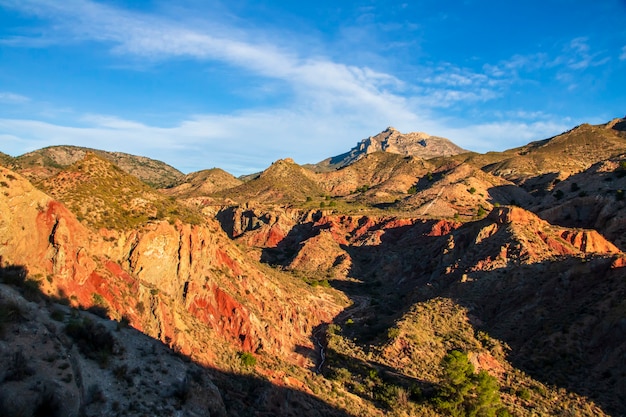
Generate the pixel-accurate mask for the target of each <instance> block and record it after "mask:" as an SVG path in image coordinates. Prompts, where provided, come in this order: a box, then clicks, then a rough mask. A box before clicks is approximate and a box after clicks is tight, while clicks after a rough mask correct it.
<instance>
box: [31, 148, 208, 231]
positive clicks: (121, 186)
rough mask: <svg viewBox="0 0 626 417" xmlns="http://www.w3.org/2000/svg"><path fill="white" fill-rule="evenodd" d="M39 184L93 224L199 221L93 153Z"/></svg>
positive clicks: (114, 226)
mask: <svg viewBox="0 0 626 417" xmlns="http://www.w3.org/2000/svg"><path fill="white" fill-rule="evenodd" d="M38 185H39V188H41V189H42V190H44V191H45V192H46V193H48V194H49V195H50V196H52V197H54V198H55V199H57V200H59V201H61V202H63V203H64V204H65V205H66V206H67V207H68V208H69V209H70V210H71V211H72V212H74V213H75V214H76V216H77V217H78V218H79V220H81V221H84V222H85V223H86V224H87V225H89V226H92V227H95V228H100V227H106V228H109V229H127V228H131V227H136V226H138V225H139V224H142V223H145V222H147V221H148V220H161V219H168V220H171V221H173V220H175V219H182V220H184V221H186V222H190V223H200V222H202V217H201V215H199V214H197V213H195V212H193V211H192V210H190V209H188V208H186V207H184V206H182V205H180V204H178V203H177V202H176V201H175V200H173V199H170V198H168V197H167V196H165V195H163V194H162V193H159V192H158V191H157V190H154V189H153V188H151V187H150V186H148V185H147V184H145V183H144V182H142V181H140V180H139V179H137V178H136V177H134V176H132V175H130V174H127V173H125V172H124V171H122V170H121V169H120V168H118V167H117V166H116V165H114V164H113V163H111V162H110V161H109V160H107V159H104V158H101V157H100V156H99V155H96V154H94V153H86V154H85V156H84V158H83V159H81V160H79V161H77V162H75V163H73V164H72V165H69V166H68V167H66V168H63V169H61V170H60V171H59V172H58V173H57V174H56V175H55V176H53V177H50V178H46V179H45V180H43V181H42V182H40V183H39V184H38Z"/></svg>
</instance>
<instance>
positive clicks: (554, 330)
mask: <svg viewBox="0 0 626 417" xmlns="http://www.w3.org/2000/svg"><path fill="white" fill-rule="evenodd" d="M474 223H476V222H474ZM474 223H470V224H466V225H464V226H462V227H461V228H459V229H457V232H458V233H456V232H455V237H456V238H457V239H456V241H455V245H456V246H457V252H456V254H457V255H458V254H459V253H461V255H460V256H458V257H450V258H447V256H448V255H446V252H447V250H448V248H449V240H448V239H449V237H450V235H442V236H428V235H424V234H423V230H426V229H423V230H422V231H419V229H420V227H419V226H418V225H416V226H413V227H410V228H404V230H402V231H398V233H397V234H396V235H395V236H394V235H393V234H390V235H389V236H388V237H385V235H383V237H382V238H381V242H380V244H379V245H377V246H351V247H346V250H347V251H348V252H349V253H350V256H351V257H352V260H353V269H352V275H354V276H357V277H358V278H359V280H360V282H345V281H332V282H331V285H333V286H334V287H335V288H338V289H340V290H342V291H344V292H345V293H346V294H347V295H348V296H349V297H350V298H351V299H352V300H353V302H354V305H353V306H352V307H350V308H348V309H346V311H344V313H342V314H340V315H339V316H338V317H337V319H336V321H335V323H336V324H337V325H339V326H341V327H342V331H343V332H345V334H346V336H347V337H348V338H351V339H353V340H356V341H357V344H358V345H360V346H363V347H365V346H367V345H368V344H369V343H378V344H380V343H384V342H385V341H386V340H387V338H388V337H389V335H390V333H389V332H390V330H392V328H393V325H394V323H395V322H397V320H399V319H401V318H402V317H403V316H404V315H405V314H406V313H407V311H409V309H410V308H411V306H412V305H415V304H416V303H425V302H429V300H433V299H435V298H437V297H447V298H450V299H452V300H454V301H455V302H456V303H458V304H459V305H461V306H463V307H465V308H466V309H467V310H468V311H469V315H470V319H471V324H472V326H473V328H474V331H475V333H476V335H478V332H479V331H481V332H485V333H487V334H488V335H490V336H491V337H494V338H496V339H498V340H500V341H502V342H504V343H505V344H506V345H507V346H508V347H509V348H510V350H509V352H508V354H507V359H508V361H509V362H511V364H512V365H513V366H515V367H516V368H518V369H520V370H523V371H524V372H526V373H527V374H528V375H530V376H531V377H533V378H534V379H536V380H538V381H541V382H543V383H546V384H550V385H553V386H555V387H561V388H565V389H567V390H570V391H572V392H576V393H578V394H580V395H582V396H587V397H589V398H591V399H593V400H594V401H596V402H597V403H598V404H600V405H601V406H602V407H603V408H604V409H606V410H607V411H609V412H613V413H616V415H624V414H626V396H625V394H626V378H625V376H626V363H625V362H624V361H623V357H624V354H625V353H626V302H625V301H624V299H626V281H624V273H625V270H624V268H615V267H614V265H613V262H614V260H615V258H614V257H612V256H589V255H587V256H585V257H579V256H561V257H558V258H553V259H551V260H546V261H542V262H537V263H531V264H523V263H519V262H515V263H509V264H507V266H505V267H496V268H493V269H489V268H490V267H489V265H488V264H489V263H488V262H487V261H488V260H489V259H490V258H489V254H490V253H494V250H499V249H500V246H499V245H496V246H497V247H496V246H494V247H488V245H493V244H491V243H488V242H484V243H483V245H487V246H483V247H480V245H479V244H476V243H475V242H474V240H473V239H472V238H471V237H470V236H473V234H472V233H470V230H471V229H479V228H480V227H481V226H478V225H476V224H474ZM463 236H465V237H463ZM487 249H488V250H487ZM495 253H496V254H497V252H495ZM449 254H450V255H452V252H449ZM481 264H482V266H479V265H481ZM366 300H369V301H366ZM364 302H369V306H368V308H359V305H362V304H363V303H364ZM353 323H354V324H353Z"/></svg>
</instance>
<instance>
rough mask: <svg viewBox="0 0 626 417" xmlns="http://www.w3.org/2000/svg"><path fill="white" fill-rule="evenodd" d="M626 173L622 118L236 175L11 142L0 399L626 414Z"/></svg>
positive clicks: (57, 406) (129, 412) (370, 144)
mask: <svg viewBox="0 0 626 417" xmlns="http://www.w3.org/2000/svg"><path fill="white" fill-rule="evenodd" d="M355 139H356V138H355ZM625 190H626V119H615V120H613V121H610V122H608V123H606V124H603V125H587V124H584V125H580V126H576V127H574V128H572V129H571V130H569V131H568V132H564V133H563V134H560V135H558V136H555V137H553V138H548V139H545V140H541V141H537V142H532V143H529V144H527V145H525V146H523V147H520V148H515V149H510V150H507V151H504V152H489V153H486V154H477V153H473V152H468V151H465V150H464V149H462V148H460V147H458V146H456V145H454V143H452V142H451V141H449V140H448V139H444V138H439V137H436V136H430V135H429V134H426V133H407V134H403V133H400V132H399V131H397V130H395V129H393V128H388V129H387V130H385V131H383V132H381V133H379V134H377V135H374V136H371V137H369V138H367V139H363V140H361V141H360V142H358V143H357V145H356V146H355V147H354V148H353V149H351V150H349V151H347V152H346V153H344V154H341V155H338V156H334V157H330V158H328V159H325V160H324V161H321V162H319V163H318V164H312V165H306V166H300V165H298V164H296V163H295V162H294V161H293V160H291V159H288V158H287V159H281V160H278V161H276V162H274V163H273V164H272V165H271V166H269V167H268V168H267V169H265V170H264V171H263V172H259V173H256V174H252V175H248V176H245V177H241V178H235V177H233V176H232V175H230V174H229V173H227V172H225V171H222V170H221V169H217V168H214V169H209V170H203V171H200V172H196V173H190V174H188V175H184V174H182V173H181V172H179V171H178V170H176V169H175V168H173V167H170V166H168V165H167V164H165V163H163V162H159V161H154V160H151V159H148V158H145V157H141V156H134V155H128V154H122V153H117V152H109V151H101V150H93V149H86V148H77V147H70V146H55V147H51V148H45V149H41V150H38V151H34V152H31V153H29V154H26V155H22V156H18V157H12V156H9V155H5V154H1V153H0V356H1V357H2V361H1V362H0V364H1V365H0V415H2V416H134V415H136V416H143V415H184V416H249V415H258V416H299V417H302V416H329V415H334V416H383V415H390V416H415V415H419V416H448V415H452V416H529V417H530V416H554V415H558V416H604V415H607V416H625V415H626V361H624V358H625V357H626V279H625V278H626V269H625V267H626V254H625V253H624V251H626V237H625V236H626V200H625V199H624V191H625Z"/></svg>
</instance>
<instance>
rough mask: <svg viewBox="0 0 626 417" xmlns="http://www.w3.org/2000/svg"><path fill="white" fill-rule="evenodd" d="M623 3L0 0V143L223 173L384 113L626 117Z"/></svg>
mask: <svg viewBox="0 0 626 417" xmlns="http://www.w3.org/2000/svg"><path fill="white" fill-rule="evenodd" d="M625 22H626V0H602V1H577V0H542V1H535V0H528V1H525V2H519V1H518V2H512V1H502V0H500V1H495V0H493V1H492V0H484V1H479V0H467V1H448V2H443V1H435V0H419V1H418V0H416V1H412V2H408V1H337V0H335V1H326V0H317V1H315V2H297V1H287V0H283V1H270V0H261V1H248V0H230V1H221V0H180V1H176V2H172V1H165V0H153V1H150V0H146V1H122V0H107V1H105V0H101V1H90V0H63V1H59V0H0V151H2V152H5V153H8V154H10V155H13V156H17V155H20V154H23V153H25V152H28V151H31V150H34V149H38V148H42V147H45V146H50V145H61V144H68V145H78V146H89V147H93V148H98V149H105V150H110V151H121V152H128V153H133V154H138V155H145V156H148V157H151V158H155V159H159V160H162V161H164V162H167V163H169V164H171V165H173V166H174V167H176V168H178V169H180V170H181V171H183V172H192V171H197V170H201V169H206V168H212V167H220V168H223V169H225V170H227V171H229V172H231V173H233V174H235V175H241V174H246V173H252V172H256V171H259V170H262V169H264V168H266V167H267V166H268V165H269V164H271V162H273V161H275V160H276V159H279V158H285V157H291V158H294V159H295V161H296V162H298V163H300V164H303V163H310V162H318V161H320V160H322V159H324V158H326V157H329V156H334V155H337V154H340V153H343V152H345V151H347V150H349V149H350V148H351V147H353V146H354V145H355V144H356V143H357V142H358V141H359V140H361V139H363V138H366V137H368V136H370V135H375V134H376V133H378V132H380V131H382V130H384V129H385V128H386V127H387V126H394V127H396V128H397V129H399V130H400V131H402V132H413V131H422V132H427V133H429V134H431V135H436V136H444V137H447V138H449V139H451V140H452V141H454V142H455V143H457V144H458V145H460V146H462V147H464V148H466V149H469V150H473V151H477V152H487V151H489V150H504V149H509V148H512V147H515V146H520V145H522V144H525V143H528V142H529V141H532V140H538V139H544V138H547V137H550V136H552V135H555V134H558V133H560V132H563V131H565V130H568V129H570V128H572V127H573V126H575V125H578V124H580V123H584V122H588V123H593V124H595V123H604V122H606V121H609V120H610V119H612V118H615V117H623V116H624V115H626V24H625Z"/></svg>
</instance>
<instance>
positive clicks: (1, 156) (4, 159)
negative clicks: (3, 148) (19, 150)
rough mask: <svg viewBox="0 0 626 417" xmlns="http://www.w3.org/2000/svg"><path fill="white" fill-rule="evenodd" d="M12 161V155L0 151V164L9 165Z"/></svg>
mask: <svg viewBox="0 0 626 417" xmlns="http://www.w3.org/2000/svg"><path fill="white" fill-rule="evenodd" d="M12 162H13V157H12V156H11V155H7V154H5V153H2V152H0V165H3V166H9V165H10V164H11V163H12Z"/></svg>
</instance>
